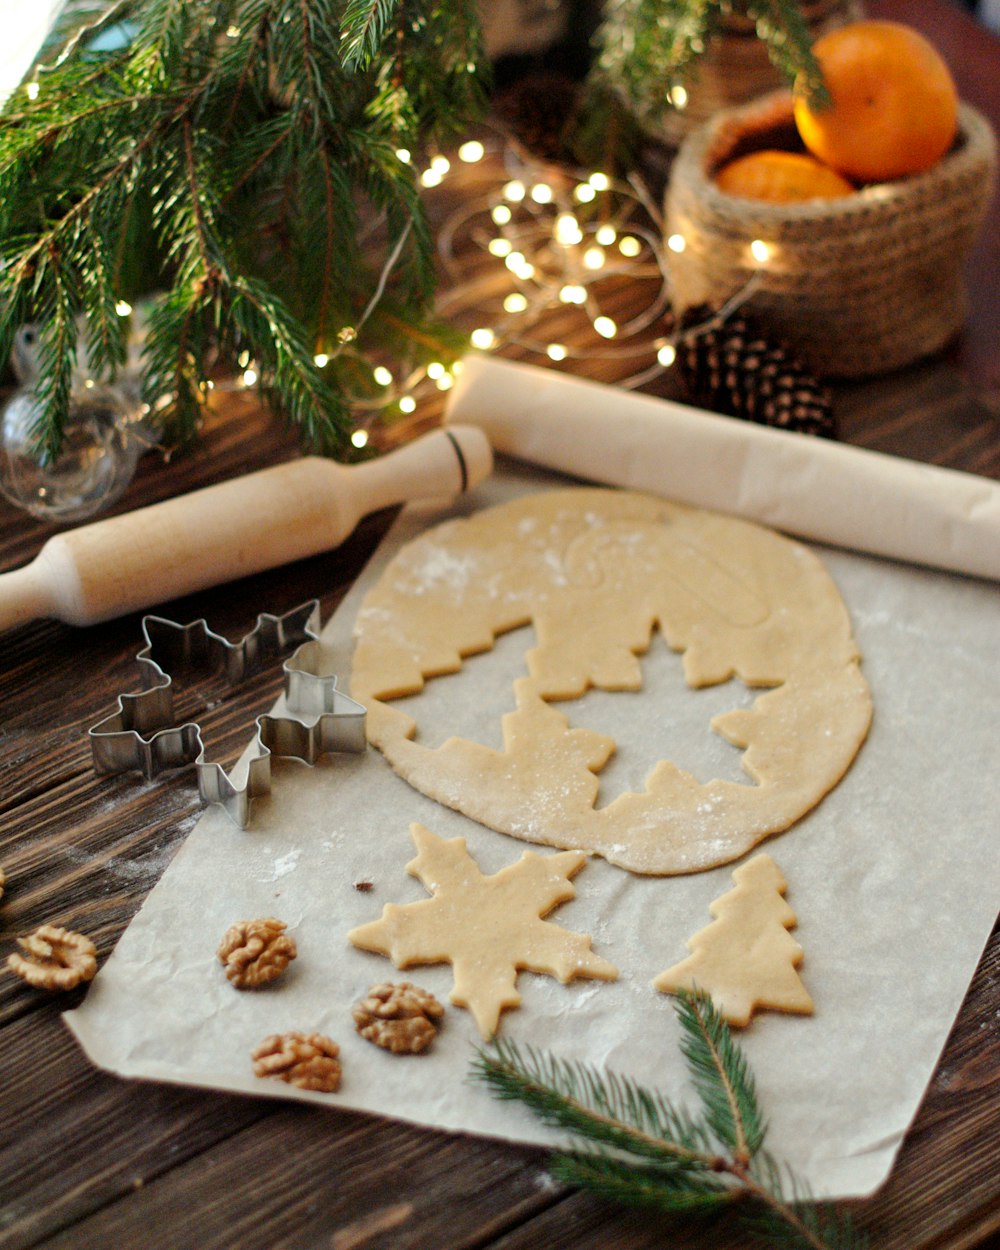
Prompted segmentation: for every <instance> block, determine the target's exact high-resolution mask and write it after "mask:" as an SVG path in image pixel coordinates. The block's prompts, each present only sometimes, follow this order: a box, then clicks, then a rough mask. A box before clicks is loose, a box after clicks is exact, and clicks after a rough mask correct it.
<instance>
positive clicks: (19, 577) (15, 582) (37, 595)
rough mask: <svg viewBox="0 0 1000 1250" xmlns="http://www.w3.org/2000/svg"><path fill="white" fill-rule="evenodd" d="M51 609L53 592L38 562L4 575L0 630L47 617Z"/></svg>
mask: <svg viewBox="0 0 1000 1250" xmlns="http://www.w3.org/2000/svg"><path fill="white" fill-rule="evenodd" d="M52 609H53V603H52V595H51V593H50V591H49V587H48V586H47V585H46V583H45V579H44V577H43V576H42V575H41V574H40V572H39V569H38V564H37V562H34V561H33V562H32V563H31V564H28V565H25V567H24V568H20V569H14V570H13V571H12V572H10V573H5V574H4V576H3V593H2V594H0V630H5V629H15V628H16V627H17V626H18V625H26V624H27V623H28V622H29V621H35V620H38V618H39V617H43V616H48V615H49V614H50V613H51V612H52Z"/></svg>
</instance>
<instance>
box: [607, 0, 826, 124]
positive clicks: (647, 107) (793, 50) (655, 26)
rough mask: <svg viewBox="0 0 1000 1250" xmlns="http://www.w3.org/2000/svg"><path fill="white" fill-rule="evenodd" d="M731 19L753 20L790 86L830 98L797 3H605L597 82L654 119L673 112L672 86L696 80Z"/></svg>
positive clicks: (816, 97)
mask: <svg viewBox="0 0 1000 1250" xmlns="http://www.w3.org/2000/svg"><path fill="white" fill-rule="evenodd" d="M729 15H732V16H742V17H744V18H747V19H749V20H750V21H751V22H752V23H753V26H754V30H755V32H756V35H757V37H758V38H759V39H760V40H761V41H762V43H763V44H764V46H765V48H766V49H767V54H768V57H769V59H770V61H771V63H772V64H773V65H774V67H775V68H776V69H777V70H778V72H779V73H780V74H781V75H782V77H783V78H784V79H785V80H786V81H787V82H788V83H789V84H792V83H795V84H796V86H797V89H798V90H800V91H802V92H803V93H804V94H806V95H807V96H808V98H809V99H810V100H811V101H812V102H813V104H816V105H820V104H822V103H823V102H824V101H825V100H826V99H827V98H828V97H827V95H826V88H825V86H824V83H823V75H822V72H821V71H820V68H819V65H818V63H817V61H816V58H815V57H814V55H813V51H812V37H811V35H810V32H809V26H808V23H807V22H806V20H805V18H804V17H803V14H802V10H801V8H800V6H799V4H798V3H797V0H733V2H732V3H730V2H729V0H606V3H605V5H604V21H603V23H602V25H601V27H600V29H599V30H598V33H597V43H598V48H599V54H598V58H597V62H596V65H595V71H594V77H595V79H596V80H598V81H603V82H607V83H609V84H610V85H612V86H613V87H614V88H616V89H617V90H619V91H621V92H622V93H623V95H624V96H625V98H626V99H627V100H628V101H629V102H630V104H631V105H632V107H633V108H634V109H635V111H636V113H637V114H638V115H639V116H640V117H643V118H646V119H648V120H650V121H653V122H655V121H657V120H658V119H659V118H660V117H662V115H663V114H664V113H665V112H666V111H667V110H668V109H670V108H671V107H673V101H674V99H675V96H674V94H673V92H672V88H674V87H676V86H679V85H683V84H685V83H686V82H689V81H691V80H693V79H696V78H697V72H698V62H699V59H700V58H701V56H702V54H703V53H704V52H705V51H706V49H707V48H708V46H709V45H710V43H711V41H712V40H713V39H715V38H716V37H717V36H718V34H719V31H720V28H721V26H722V24H723V20H724V18H725V17H726V16H729Z"/></svg>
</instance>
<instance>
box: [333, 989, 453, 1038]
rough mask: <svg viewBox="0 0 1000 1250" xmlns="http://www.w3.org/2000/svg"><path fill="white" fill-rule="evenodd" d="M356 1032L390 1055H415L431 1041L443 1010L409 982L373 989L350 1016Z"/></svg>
mask: <svg viewBox="0 0 1000 1250" xmlns="http://www.w3.org/2000/svg"><path fill="white" fill-rule="evenodd" d="M351 1014H352V1015H353V1016H354V1023H355V1026H356V1027H357V1030H358V1032H359V1033H360V1034H361V1036H362V1037H363V1038H365V1039H366V1040H367V1041H369V1042H374V1043H375V1045H376V1046H381V1047H382V1048H383V1050H389V1051H391V1052H392V1053H393V1054H394V1055H418V1054H420V1052H421V1051H422V1050H426V1049H427V1047H428V1046H429V1045H430V1044H431V1042H432V1041H433V1040H434V1037H435V1035H436V1033H437V1026H436V1024H435V1023H434V1022H435V1020H440V1019H441V1017H442V1016H443V1015H444V1008H443V1007H442V1006H441V1004H440V1003H439V1002H438V1000H437V999H436V998H435V997H434V995H433V994H429V993H428V992H427V990H422V989H421V988H420V987H419V986H417V985H411V984H410V982H409V981H401V982H400V983H399V984H398V985H393V984H391V983H390V982H385V983H384V984H382V985H373V986H372V987H371V989H370V990H369V991H368V995H367V997H366V998H363V999H362V1000H361V1001H360V1002H359V1003H358V1004H357V1005H356V1006H355V1008H354V1010H353V1011H352V1013H351Z"/></svg>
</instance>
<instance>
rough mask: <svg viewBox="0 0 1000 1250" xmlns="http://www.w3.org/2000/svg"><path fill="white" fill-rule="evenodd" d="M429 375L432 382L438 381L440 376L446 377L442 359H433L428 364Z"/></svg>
mask: <svg viewBox="0 0 1000 1250" xmlns="http://www.w3.org/2000/svg"><path fill="white" fill-rule="evenodd" d="M427 376H428V377H429V378H430V379H431V381H432V382H436V381H437V379H438V378H443V377H444V365H443V364H442V363H441V361H440V360H432V361H431V363H430V364H429V365H428V366H427Z"/></svg>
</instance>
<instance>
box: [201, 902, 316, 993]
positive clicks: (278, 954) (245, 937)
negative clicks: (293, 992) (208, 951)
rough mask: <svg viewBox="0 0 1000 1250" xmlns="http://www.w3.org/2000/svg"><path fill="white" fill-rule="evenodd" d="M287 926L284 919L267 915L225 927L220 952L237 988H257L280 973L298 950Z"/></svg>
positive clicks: (227, 974)
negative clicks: (286, 930)
mask: <svg viewBox="0 0 1000 1250" xmlns="http://www.w3.org/2000/svg"><path fill="white" fill-rule="evenodd" d="M285 928H286V925H285V922H284V921H283V920H276V919H275V918H274V917H273V916H268V917H266V918H265V919H263V920H241V921H239V922H238V923H237V924H234V925H232V926H231V927H230V928H229V929H227V930H226V935H225V937H224V938H223V939H222V942H221V944H220V945H219V950H218V956H219V960H220V961H221V962H222V963H223V964H225V967H226V976H227V977H228V978H229V980H230V981H231V982H232V984H233V985H234V986H235V987H236V989H238V990H252V989H256V988H257V987H258V986H260V985H267V984H268V982H270V981H273V980H275V979H276V978H277V977H280V976H281V974H282V973H283V972H284V971H285V969H286V968H287V967H288V965H289V963H290V962H291V960H293V959H294V958H295V956H296V954H297V953H298V952H297V950H296V947H295V939H294V938H292V937H289V936H288V935H287V934H286V933H285Z"/></svg>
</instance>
